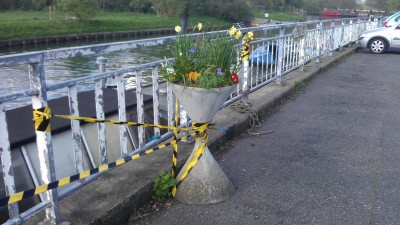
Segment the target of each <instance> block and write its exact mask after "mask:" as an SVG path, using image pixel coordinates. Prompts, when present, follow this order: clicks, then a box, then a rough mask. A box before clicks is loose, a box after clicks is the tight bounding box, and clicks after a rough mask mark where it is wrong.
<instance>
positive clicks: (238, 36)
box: [235, 30, 242, 39]
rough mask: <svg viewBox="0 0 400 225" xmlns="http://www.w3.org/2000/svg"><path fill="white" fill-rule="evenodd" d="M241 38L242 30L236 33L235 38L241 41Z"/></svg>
mask: <svg viewBox="0 0 400 225" xmlns="http://www.w3.org/2000/svg"><path fill="white" fill-rule="evenodd" d="M240 36H242V32H241V31H240V30H238V31H237V32H236V35H235V38H236V39H239V38H240Z"/></svg>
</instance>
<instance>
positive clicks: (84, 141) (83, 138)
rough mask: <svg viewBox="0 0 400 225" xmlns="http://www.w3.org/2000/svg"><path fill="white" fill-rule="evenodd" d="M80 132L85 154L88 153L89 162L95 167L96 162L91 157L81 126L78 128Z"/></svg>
mask: <svg viewBox="0 0 400 225" xmlns="http://www.w3.org/2000/svg"><path fill="white" fill-rule="evenodd" d="M80 132H81V137H82V142H83V144H84V145H85V149H86V154H87V155H88V157H89V160H90V164H91V165H92V167H93V168H96V167H97V165H96V162H95V160H94V158H93V155H92V151H91V150H90V147H89V143H88V141H87V139H86V136H85V133H84V132H83V130H82V127H81V129H80Z"/></svg>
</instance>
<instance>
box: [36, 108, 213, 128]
mask: <svg viewBox="0 0 400 225" xmlns="http://www.w3.org/2000/svg"><path fill="white" fill-rule="evenodd" d="M53 117H56V118H61V119H67V120H79V121H83V122H86V123H104V124H114V125H125V126H142V127H145V128H146V127H158V128H160V129H170V130H178V131H199V132H202V131H204V128H203V127H199V128H196V129H197V130H195V129H193V128H192V127H188V128H186V127H182V128H181V127H174V126H165V125H160V124H147V123H137V122H126V121H116V120H101V119H96V118H91V117H83V116H70V115H56V114H52V113H51V111H50V108H49V107H48V106H46V107H44V108H40V109H36V110H34V111H33V120H34V123H35V129H36V130H38V131H46V132H47V131H50V125H48V126H47V124H49V120H50V119H51V118H53ZM42 127H46V130H43V129H42ZM39 129H40V130H39ZM47 129H48V130H47ZM205 129H207V128H205Z"/></svg>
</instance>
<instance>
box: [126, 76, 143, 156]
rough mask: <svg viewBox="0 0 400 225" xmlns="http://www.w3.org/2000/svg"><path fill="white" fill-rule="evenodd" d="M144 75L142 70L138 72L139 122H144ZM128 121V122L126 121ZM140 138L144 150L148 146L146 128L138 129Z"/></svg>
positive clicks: (140, 127)
mask: <svg viewBox="0 0 400 225" xmlns="http://www.w3.org/2000/svg"><path fill="white" fill-rule="evenodd" d="M142 75H143V71H142V70H140V71H138V72H136V109H137V119H138V120H137V122H138V123H145V122H144V103H143V101H144V96H143V87H142V80H143V79H142ZM125 121H126V120H125ZM138 138H139V148H140V149H142V148H143V147H144V145H145V144H146V137H145V132H144V127H142V126H139V127H138Z"/></svg>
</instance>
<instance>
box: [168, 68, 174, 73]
mask: <svg viewBox="0 0 400 225" xmlns="http://www.w3.org/2000/svg"><path fill="white" fill-rule="evenodd" d="M174 72H175V70H174V68H172V67H168V68H167V73H168V74H171V73H174Z"/></svg>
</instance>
